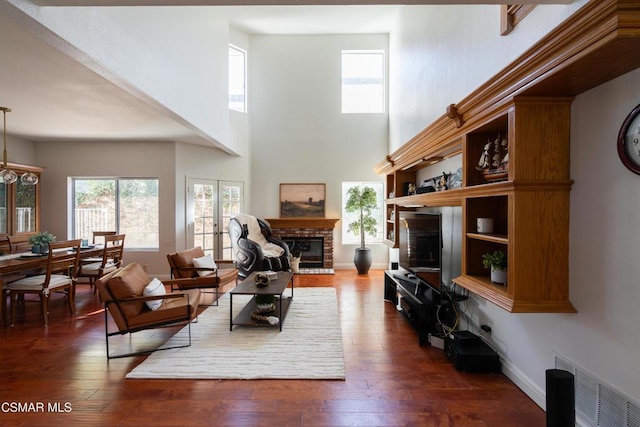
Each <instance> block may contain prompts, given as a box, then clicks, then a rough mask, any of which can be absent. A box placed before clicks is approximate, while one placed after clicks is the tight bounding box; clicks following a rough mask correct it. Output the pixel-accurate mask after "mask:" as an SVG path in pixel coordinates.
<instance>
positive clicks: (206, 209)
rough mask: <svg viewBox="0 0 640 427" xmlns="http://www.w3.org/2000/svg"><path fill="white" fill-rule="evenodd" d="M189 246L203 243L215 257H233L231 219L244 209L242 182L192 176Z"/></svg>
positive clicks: (204, 248)
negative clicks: (230, 232) (230, 237)
mask: <svg viewBox="0 0 640 427" xmlns="http://www.w3.org/2000/svg"><path fill="white" fill-rule="evenodd" d="M187 187H188V189H187V194H188V196H187V246H188V247H195V246H200V247H202V249H203V250H204V251H205V253H207V254H209V253H212V254H213V256H214V258H215V259H232V257H231V255H232V253H231V241H230V239H229V233H228V225H229V219H231V217H233V216H235V215H236V214H238V213H240V212H242V202H243V197H244V195H243V184H242V183H241V182H229V181H216V180H202V179H189V180H188V183H187Z"/></svg>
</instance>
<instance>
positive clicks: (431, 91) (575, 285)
mask: <svg viewBox="0 0 640 427" xmlns="http://www.w3.org/2000/svg"><path fill="white" fill-rule="evenodd" d="M583 4H584V2H583V1H581V2H576V3H575V4H571V5H568V6H538V7H537V8H536V9H535V10H534V12H532V13H531V14H530V15H529V16H528V17H527V18H526V19H525V20H524V21H523V22H522V23H521V24H519V26H518V27H517V29H516V31H515V32H514V33H513V35H512V36H507V37H500V36H499V35H498V28H499V27H498V20H497V16H498V11H497V6H478V7H465V8H455V7H452V8H449V7H447V8H446V13H444V14H442V15H441V14H439V13H437V14H435V15H433V16H431V15H429V14H426V13H425V14H419V13H406V14H404V15H403V18H402V20H401V22H399V24H400V25H399V26H398V29H399V33H398V34H397V37H396V36H395V33H394V36H392V40H391V46H392V48H391V49H392V58H396V59H397V60H398V63H396V64H395V65H394V68H393V69H394V70H396V71H397V72H398V74H397V75H395V76H394V80H393V82H394V84H393V85H392V87H391V91H392V93H391V100H392V101H393V103H392V106H391V109H390V111H391V113H392V115H391V128H392V130H393V131H392V139H393V142H392V147H394V146H399V145H401V144H402V143H403V142H404V141H403V139H404V140H406V139H407V138H409V137H410V136H412V135H413V134H415V132H417V131H419V130H421V129H422V128H424V127H425V126H426V125H428V124H429V122H430V120H433V119H435V118H437V117H439V116H440V115H441V114H442V112H444V109H445V106H446V105H448V104H450V103H452V102H453V103H455V102H457V101H458V100H459V99H461V98H462V97H464V96H466V95H467V94H468V93H469V92H470V91H472V90H474V89H475V88H476V87H477V86H479V85H480V84H482V83H483V82H484V81H486V80H487V79H488V78H490V77H491V76H492V75H493V74H494V73H495V72H496V71H499V70H500V69H501V68H502V67H504V66H505V65H506V64H507V63H508V62H510V61H511V60H513V59H514V58H515V57H516V56H517V54H518V53H519V52H521V51H523V50H524V49H526V48H527V47H528V46H529V45H530V44H531V43H532V42H533V41H535V40H536V39H538V38H539V37H540V36H542V35H544V34H545V33H546V32H548V31H549V30H550V29H551V28H552V27H553V26H555V25H556V24H557V23H559V22H560V21H561V20H562V18H564V17H566V16H568V15H569V14H570V13H572V12H573V11H574V10H576V9H577V8H578V7H579V6H582V5H583ZM414 12H416V11H415V10H414ZM437 12H440V9H439V8H438V9H437ZM475 20H480V21H482V22H484V23H485V24H486V26H476V25H474V24H473V21H475ZM487 22H493V23H492V24H487ZM460 23H465V32H464V34H463V35H458V31H459V25H460ZM466 24H468V25H466ZM434 27H437V28H438V30H437V31H435V30H434ZM432 37H433V38H435V39H437V40H440V42H432V41H430V38H432ZM459 37H464V39H465V40H466V41H467V42H466V43H456V40H457V39H458V38H459ZM450 38H451V39H452V40H454V42H453V45H451V46H450V45H449V44H448V40H449V39H450ZM449 47H451V49H448V48H449ZM433 50H435V51H436V52H437V58H438V60H437V62H435V63H434V62H433V61H432V60H430V58H432V57H433V55H434V53H433ZM447 50H449V53H448V54H447ZM479 58H484V59H483V60H479ZM447 76H449V77H447ZM450 76H455V77H456V79H455V82H454V81H450V80H451V79H450ZM434 82H435V83H434ZM638 91H640V70H635V71H633V72H631V73H629V74H627V75H625V76H622V77H620V78H618V79H616V80H614V81H611V82H608V83H606V84H604V85H601V86H599V87H597V88H595V89H593V90H591V91H589V92H586V93H584V94H582V95H580V96H578V97H577V98H576V100H575V101H574V103H573V106H572V118H571V120H572V122H571V178H572V179H574V180H575V184H574V185H573V189H572V191H571V225H570V256H569V262H570V285H569V286H570V294H571V296H570V298H571V301H572V303H573V304H574V306H575V307H576V309H577V310H578V313H577V314H509V313H507V312H505V311H504V310H502V309H500V308H497V307H496V306H495V305H493V304H491V303H488V302H486V301H484V300H483V299H480V298H477V297H474V298H472V299H471V301H470V302H469V304H468V310H469V316H470V321H471V325H470V327H471V328H472V329H475V330H477V327H478V326H479V324H481V323H486V324H489V325H490V326H491V327H492V328H493V331H492V334H491V336H490V340H491V342H492V343H493V345H494V346H495V347H496V348H497V349H498V350H499V352H500V354H501V356H502V358H503V361H504V370H505V373H507V375H509V376H510V377H511V378H512V379H513V380H514V381H515V382H516V383H517V384H518V385H519V386H520V387H522V388H523V390H525V392H527V393H528V394H529V395H530V396H531V397H532V398H533V399H534V400H536V402H538V403H539V404H540V405H541V406H543V405H544V390H545V370H546V369H549V368H553V367H554V365H553V364H554V356H555V355H556V354H559V355H560V356H562V357H563V358H565V359H568V360H569V361H571V362H573V363H575V364H576V365H578V366H579V367H581V368H582V369H583V370H585V371H586V372H589V373H591V374H592V375H593V376H595V377H596V378H598V379H600V380H601V381H603V382H604V383H608V384H610V385H611V386H613V387H614V388H616V389H618V390H619V391H621V392H622V393H623V394H626V395H627V396H629V397H631V398H632V399H635V400H636V401H640V371H638V369H637V355H638V354H640V344H639V343H640V331H639V330H638V328H637V325H638V324H640V315H639V314H638V310H637V307H636V304H637V303H638V302H639V301H640V287H639V286H638V281H637V277H638V275H639V274H640V267H638V263H637V261H635V260H634V258H633V257H634V256H635V255H636V254H638V253H639V252H640V239H638V226H637V221H635V217H634V212H636V211H638V208H640V190H639V186H638V180H639V179H640V177H638V176H636V175H634V174H632V173H631V172H629V171H627V170H626V168H625V167H624V166H623V165H622V163H621V162H620V160H619V159H618V155H617V152H616V137H617V133H618V130H619V128H620V125H621V124H622V121H623V120H624V118H625V117H626V115H627V114H628V113H629V111H630V110H631V109H632V108H633V107H635V106H636V105H637V104H638V102H639V101H638V97H637V93H638ZM462 92H464V93H462ZM400 99H402V102H400ZM434 100H437V102H438V103H439V105H436V106H432V105H431V102H433V101H434ZM436 170H437V171H438V172H439V170H438V169H437V166H436Z"/></svg>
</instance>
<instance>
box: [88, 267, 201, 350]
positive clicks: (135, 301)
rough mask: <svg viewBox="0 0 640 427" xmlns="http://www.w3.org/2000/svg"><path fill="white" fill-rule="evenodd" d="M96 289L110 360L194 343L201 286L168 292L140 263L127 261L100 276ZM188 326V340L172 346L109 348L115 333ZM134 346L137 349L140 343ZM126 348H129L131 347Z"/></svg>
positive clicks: (122, 333)
mask: <svg viewBox="0 0 640 427" xmlns="http://www.w3.org/2000/svg"><path fill="white" fill-rule="evenodd" d="M96 288H97V289H98V292H99V293H100V299H101V300H102V301H103V302H104V307H105V310H104V321H105V339H106V350H107V359H114V358H118V357H128V356H136V355H140V354H148V353H152V352H154V351H156V350H167V349H169V348H181V347H188V346H190V345H191V322H192V321H193V320H194V319H195V318H196V316H197V315H198V304H199V303H200V289H188V290H182V291H175V292H167V290H166V287H165V285H164V284H163V283H162V282H160V281H159V280H158V279H155V278H154V279H152V280H149V276H147V273H145V272H144V270H143V269H142V266H141V265H140V264H138V263H131V264H128V265H127V266H125V267H120V268H118V269H117V270H114V271H112V272H111V273H108V274H106V275H104V276H102V277H100V278H99V279H98V280H97V281H96ZM107 314H110V315H111V318H112V319H113V322H110V321H109V318H108V315H107ZM185 325H186V326H187V327H188V329H187V331H188V340H187V341H186V343H183V342H182V341H181V342H179V343H177V344H176V345H175V346H171V347H169V346H161V347H155V348H147V349H138V350H136V351H132V352H129V351H126V352H120V353H114V354H112V353H111V352H110V350H109V341H110V340H111V339H112V337H114V336H116V335H126V334H129V336H130V337H132V335H133V334H134V333H135V332H139V331H145V330H149V329H155V328H163V327H169V326H172V327H174V326H185ZM129 344H131V338H130V340H129ZM120 347H122V346H121V345H120ZM133 347H134V348H138V345H135V346H133ZM124 348H126V349H129V347H128V346H126V347H124Z"/></svg>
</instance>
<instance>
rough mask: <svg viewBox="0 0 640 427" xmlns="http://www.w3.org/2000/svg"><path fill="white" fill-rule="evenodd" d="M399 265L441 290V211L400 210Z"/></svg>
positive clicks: (421, 280) (438, 290) (431, 286)
mask: <svg viewBox="0 0 640 427" xmlns="http://www.w3.org/2000/svg"><path fill="white" fill-rule="evenodd" d="M399 219H400V223H399V227H398V228H399V234H398V244H399V265H400V267H401V268H403V269H404V270H407V271H408V272H409V277H410V278H411V277H412V276H415V278H417V279H419V280H420V282H423V283H426V284H427V285H429V287H430V288H432V289H433V290H435V291H437V292H438V293H440V290H441V284H442V215H441V214H440V213H437V212H400V215H399Z"/></svg>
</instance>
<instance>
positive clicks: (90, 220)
mask: <svg viewBox="0 0 640 427" xmlns="http://www.w3.org/2000/svg"><path fill="white" fill-rule="evenodd" d="M72 185H73V230H74V233H73V237H74V238H75V239H88V240H90V239H91V238H92V236H93V231H105V230H115V231H117V232H118V233H123V234H126V235H127V238H126V245H127V248H135V249H157V248H158V247H159V240H160V239H159V235H158V231H159V229H160V224H159V222H160V221H159V218H160V217H159V199H158V179H157V178H95V179H84V178H74V179H73V184H72Z"/></svg>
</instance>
